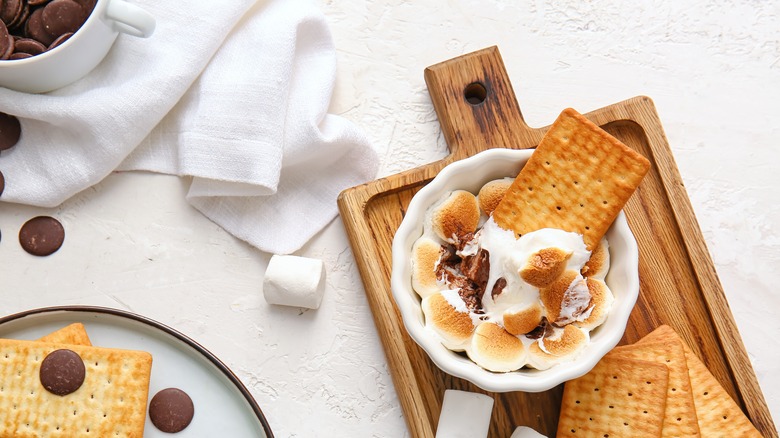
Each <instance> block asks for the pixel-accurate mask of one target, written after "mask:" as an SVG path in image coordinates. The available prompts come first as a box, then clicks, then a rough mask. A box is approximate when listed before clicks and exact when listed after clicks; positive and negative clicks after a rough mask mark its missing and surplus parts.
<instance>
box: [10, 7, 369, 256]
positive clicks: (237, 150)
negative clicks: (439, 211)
mask: <svg viewBox="0 0 780 438" xmlns="http://www.w3.org/2000/svg"><path fill="white" fill-rule="evenodd" d="M133 3H135V4H137V5H138V6H140V7H142V8H144V9H146V10H147V11H149V12H150V13H152V14H153V15H154V16H155V18H156V19H157V28H156V30H155V33H154V35H152V37H150V38H149V39H139V38H134V37H131V36H126V35H120V36H119V38H118V39H117V42H116V44H115V45H114V47H113V48H112V50H111V52H110V53H109V55H108V57H107V58H106V59H105V60H104V62H103V63H101V64H100V65H99V66H98V67H97V68H96V69H95V70H94V71H93V72H91V73H90V74H89V75H88V76H87V77H85V78H84V79H82V80H80V81H78V82H76V83H74V84H72V85H69V86H67V87H65V88H62V89H60V90H56V91H54V92H51V93H48V94H43V95H29V94H24V93H18V92H14V91H11V90H7V89H2V88H0V111H3V112H7V113H9V114H14V115H16V116H17V117H19V118H20V120H21V123H22V139H21V140H20V142H19V144H17V145H16V146H15V147H14V148H12V149H10V150H7V151H4V152H3V153H2V155H0V171H2V172H3V174H4V175H5V176H6V190H5V192H4V194H3V196H2V200H3V201H8V202H18V203H24V204H30V205H37V206H45V207H51V206H56V205H58V204H60V203H61V202H63V201H64V200H66V199H67V198H69V197H70V196H72V195H74V194H75V193H77V192H79V191H81V190H83V189H85V188H87V187H89V186H91V185H94V184H96V183H98V182H99V181H101V180H102V179H103V178H104V177H105V176H107V175H108V174H110V173H111V172H112V171H114V170H148V171H153V172H161V173H168V174H174V175H181V176H192V177H193V178H192V184H191V186H190V188H189V191H188V194H187V199H188V201H189V202H190V203H191V204H192V205H193V206H194V207H195V208H197V209H198V210H200V211H201V212H202V213H203V214H204V215H206V216H207V217H209V218H210V219H211V220H213V221H214V222H216V223H217V224H219V225H221V226H222V227H224V228H225V229H226V230H227V231H229V232H230V233H232V234H233V235H235V236H236V237H238V238H240V239H243V240H246V241H247V242H249V243H250V244H252V245H254V246H256V247H257V248H259V249H261V250H264V251H268V252H271V253H277V254H287V253H290V252H293V251H295V250H296V249H298V248H300V247H301V246H302V245H303V244H304V243H305V242H306V241H307V240H308V239H309V238H311V237H312V236H313V235H314V234H315V233H317V232H318V231H319V230H320V229H322V228H323V227H324V226H325V225H326V224H327V223H328V222H329V221H330V220H332V219H333V217H335V215H336V214H337V207H336V198H337V196H338V193H339V192H340V191H341V190H343V189H345V188H347V187H350V186H353V185H357V184H360V183H362V182H365V181H367V180H369V179H371V178H373V177H374V176H375V174H376V170H377V162H378V159H377V156H376V153H375V151H374V150H373V149H372V148H371V146H370V145H369V142H368V140H367V138H366V136H365V135H364V134H363V133H362V132H361V131H360V130H359V129H358V128H357V127H356V126H354V125H353V124H352V123H350V122H348V121H347V120H345V119H343V118H341V117H338V116H335V115H332V114H328V113H327V110H328V106H329V103H330V99H331V95H332V92H333V86H334V82H335V75H336V53H335V49H334V47H333V42H332V38H331V35H330V32H329V30H328V27H327V24H326V22H325V20H324V17H323V15H322V12H321V11H320V10H319V5H318V4H317V3H316V2H314V1H313V0H267V1H262V0H261V1H256V0H240V1H239V0H235V1H230V2H219V3H218V4H217V3H215V2H212V1H208V0H193V1H190V2H186V4H183V3H181V2H156V1H153V0H134V1H133Z"/></svg>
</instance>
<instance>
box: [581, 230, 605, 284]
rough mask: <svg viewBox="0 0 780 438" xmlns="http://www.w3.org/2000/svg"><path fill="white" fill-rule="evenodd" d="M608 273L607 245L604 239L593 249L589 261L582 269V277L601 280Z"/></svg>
mask: <svg viewBox="0 0 780 438" xmlns="http://www.w3.org/2000/svg"><path fill="white" fill-rule="evenodd" d="M608 271H609V243H607V239H606V238H605V237H602V238H601V242H599V244H598V245H597V246H596V248H594V249H593V252H592V253H591V254H590V259H589V260H588V261H587V262H585V266H583V267H582V276H583V277H591V278H598V279H599V280H603V279H604V277H606V276H607V272H608Z"/></svg>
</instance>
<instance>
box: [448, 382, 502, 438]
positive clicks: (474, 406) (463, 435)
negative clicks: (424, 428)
mask: <svg viewBox="0 0 780 438" xmlns="http://www.w3.org/2000/svg"><path fill="white" fill-rule="evenodd" d="M492 412H493V398H492V397H489V396H487V395H485V394H480V393H477V392H468V391H458V390H456V389H448V390H446V391H444V401H443V402H442V406H441V414H440V415H439V427H438V428H437V429H436V438H482V437H486V436H487V434H488V429H489V428H490V415H491V413H492Z"/></svg>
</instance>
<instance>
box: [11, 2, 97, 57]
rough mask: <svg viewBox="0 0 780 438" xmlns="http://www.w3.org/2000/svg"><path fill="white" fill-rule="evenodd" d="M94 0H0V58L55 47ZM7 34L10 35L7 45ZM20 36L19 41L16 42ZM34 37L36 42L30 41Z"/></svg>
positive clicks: (81, 19)
mask: <svg viewBox="0 0 780 438" xmlns="http://www.w3.org/2000/svg"><path fill="white" fill-rule="evenodd" d="M95 3H96V0H0V26H4V27H2V28H0V60H15V59H25V58H29V57H30V56H27V54H29V55H32V56H36V55H40V54H41V53H44V52H46V51H49V50H52V49H54V48H55V47H58V46H59V45H61V44H62V43H63V42H65V41H67V40H68V38H70V37H71V35H73V33H74V32H76V31H77V30H78V29H79V28H81V26H83V25H84V22H86V21H87V18H89V16H90V14H92V11H93V10H94V9H95ZM6 34H7V35H8V38H13V39H15V40H16V43H14V42H11V46H13V47H9V45H8V41H7V40H6V38H5V35H6ZM22 40H24V42H23V43H21V45H18V44H17V43H18V42H19V41H22ZM31 41H35V42H37V43H38V44H35V43H31Z"/></svg>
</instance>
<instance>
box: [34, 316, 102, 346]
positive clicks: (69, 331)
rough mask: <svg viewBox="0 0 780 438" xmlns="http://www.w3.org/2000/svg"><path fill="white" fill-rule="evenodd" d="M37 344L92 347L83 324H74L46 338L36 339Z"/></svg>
mask: <svg viewBox="0 0 780 438" xmlns="http://www.w3.org/2000/svg"><path fill="white" fill-rule="evenodd" d="M37 340H38V341H39V342H55V343H59V344H73V345H92V342H91V341H90V340H89V335H87V329H86V328H84V324H82V323H80V322H74V323H73V324H69V325H67V326H65V327H63V328H61V329H59V330H56V331H53V332H51V333H49V334H48V335H46V336H43V337H41V338H38V339H37Z"/></svg>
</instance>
